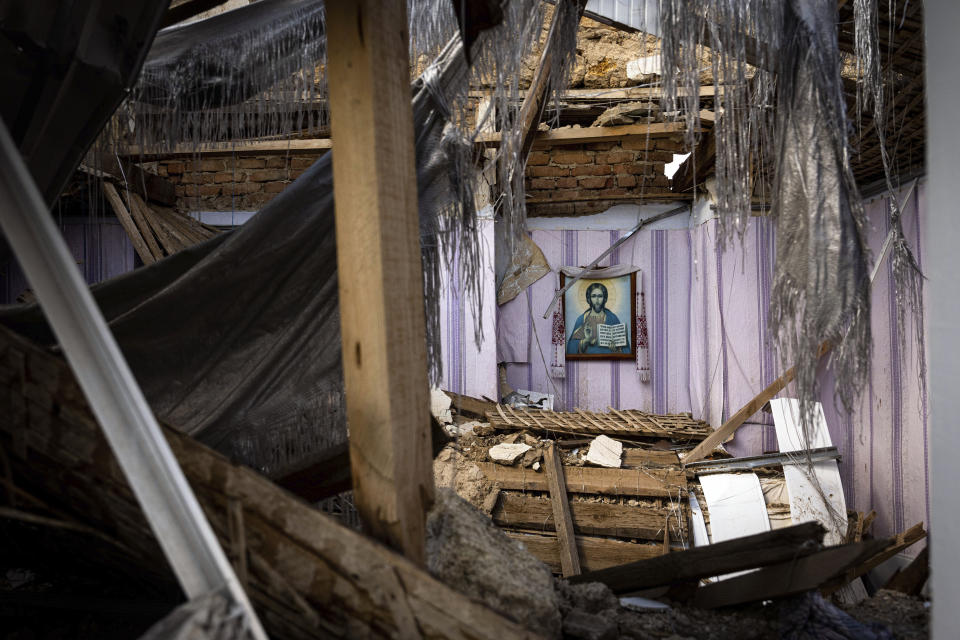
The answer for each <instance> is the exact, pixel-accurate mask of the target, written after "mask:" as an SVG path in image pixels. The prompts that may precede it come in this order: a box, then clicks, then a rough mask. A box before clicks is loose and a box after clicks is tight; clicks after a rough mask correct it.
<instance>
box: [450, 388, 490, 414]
mask: <svg viewBox="0 0 960 640" xmlns="http://www.w3.org/2000/svg"><path fill="white" fill-rule="evenodd" d="M444 393H445V394H447V395H448V396H449V397H450V402H451V405H450V406H451V407H453V408H454V409H456V410H457V413H459V414H460V415H464V416H469V417H471V418H479V419H480V420H486V419H487V412H488V411H495V410H496V408H497V403H496V402H489V401H488V400H481V399H479V398H474V397H471V396H465V395H463V394H460V393H454V392H453V391H447V390H444Z"/></svg>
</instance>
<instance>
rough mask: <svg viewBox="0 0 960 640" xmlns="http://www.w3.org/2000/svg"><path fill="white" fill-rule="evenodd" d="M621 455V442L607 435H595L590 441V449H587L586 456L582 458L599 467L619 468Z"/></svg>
mask: <svg viewBox="0 0 960 640" xmlns="http://www.w3.org/2000/svg"><path fill="white" fill-rule="evenodd" d="M622 455H623V444H622V443H620V442H617V441H616V440H614V439H613V438H608V437H607V436H597V437H596V438H594V439H593V442H591V443H590V450H589V451H587V457H586V458H585V459H584V460H585V461H586V462H589V463H590V464H595V465H597V466H600V467H611V468H614V469H619V468H620V457H621V456H622Z"/></svg>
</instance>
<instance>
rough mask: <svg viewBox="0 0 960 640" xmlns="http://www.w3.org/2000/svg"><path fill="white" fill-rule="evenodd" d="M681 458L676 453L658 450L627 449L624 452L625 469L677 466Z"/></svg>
mask: <svg viewBox="0 0 960 640" xmlns="http://www.w3.org/2000/svg"><path fill="white" fill-rule="evenodd" d="M679 464H680V458H679V457H678V456H677V453H676V451H661V450H658V449H637V448H635V447H625V448H624V450H623V466H624V467H649V466H651V465H654V466H677V465H679Z"/></svg>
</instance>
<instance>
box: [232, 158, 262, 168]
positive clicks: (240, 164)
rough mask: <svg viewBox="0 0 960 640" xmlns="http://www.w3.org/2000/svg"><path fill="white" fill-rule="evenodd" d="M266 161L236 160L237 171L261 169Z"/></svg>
mask: <svg viewBox="0 0 960 640" xmlns="http://www.w3.org/2000/svg"><path fill="white" fill-rule="evenodd" d="M266 165H267V161H266V160H264V159H263V158H239V159H238V160H237V168H238V169H263V168H264V167H265V166H266Z"/></svg>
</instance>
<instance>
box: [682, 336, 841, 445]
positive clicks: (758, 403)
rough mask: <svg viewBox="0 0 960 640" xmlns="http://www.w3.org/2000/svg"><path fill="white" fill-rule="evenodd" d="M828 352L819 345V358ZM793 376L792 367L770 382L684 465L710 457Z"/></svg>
mask: <svg viewBox="0 0 960 640" xmlns="http://www.w3.org/2000/svg"><path fill="white" fill-rule="evenodd" d="M829 350H830V343H829V342H824V343H823V344H821V345H820V353H819V356H820V357H823V356H824V355H825V354H826V353H827V352H828V351H829ZM793 376H794V370H793V367H790V368H789V369H787V372H786V373H784V374H783V375H782V376H780V377H779V378H777V379H776V380H774V381H773V382H771V383H770V384H769V385H768V386H767V388H766V389H764V390H763V391H761V392H760V393H758V394H757V395H756V396H754V397H753V398H752V399H751V400H750V401H749V402H747V404H745V405H743V406H742V407H741V408H740V410H739V411H737V412H736V413H735V414H733V415H732V416H730V418H729V419H728V420H727V421H726V422H724V423H723V425H722V426H721V427H720V428H719V429H717V430H716V431H714V432H713V433H711V434H710V435H709V436H707V438H706V440H704V441H703V442H701V443H700V444H698V445H697V446H696V448H695V449H694V450H693V451H691V452H690V453H688V454H687V456H686V457H685V458H684V459H683V461H684V463H688V462H696V461H697V460H702V459H703V458H705V457H707V456H708V455H710V452H711V451H713V450H714V449H715V448H716V447H717V445H718V444H720V443H721V442H724V441H725V440H726V439H727V438H729V437H730V436H732V435H733V433H734V432H735V431H736V430H737V429H739V428H740V426H741V425H742V424H743V423H744V422H746V421H747V419H749V418H750V417H751V416H752V415H753V414H755V413H756V412H757V411H760V408H761V407H763V405H765V404H767V402H769V401H770V400H771V399H773V397H774V396H775V395H777V394H778V393H780V392H781V391H783V388H784V387H786V386H787V385H788V384H790V382H791V381H792V380H793Z"/></svg>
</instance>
